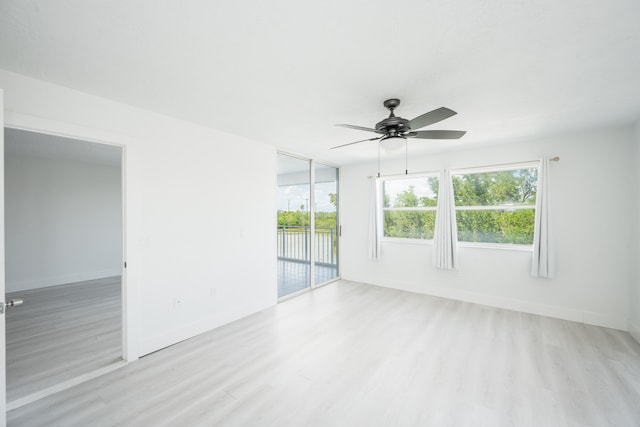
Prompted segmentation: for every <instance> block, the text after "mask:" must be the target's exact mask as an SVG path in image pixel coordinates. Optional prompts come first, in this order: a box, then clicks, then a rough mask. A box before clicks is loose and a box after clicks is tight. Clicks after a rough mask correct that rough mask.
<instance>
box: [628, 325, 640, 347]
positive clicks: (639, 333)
mask: <svg viewBox="0 0 640 427" xmlns="http://www.w3.org/2000/svg"><path fill="white" fill-rule="evenodd" d="M638 321H639V322H640V319H639V320H638ZM629 333H630V334H631V336H632V337H633V338H635V340H636V341H638V343H640V323H635V322H634V321H633V320H632V319H629Z"/></svg>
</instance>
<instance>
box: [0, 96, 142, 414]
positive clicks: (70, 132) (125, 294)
mask: <svg viewBox="0 0 640 427" xmlns="http://www.w3.org/2000/svg"><path fill="white" fill-rule="evenodd" d="M0 94H1V92H0ZM1 100H2V99H1V98H0V101H1ZM0 107H2V105H0ZM1 111H3V112H4V124H3V126H2V134H3V136H2V139H1V140H0V141H2V144H1V146H0V149H1V150H2V156H3V157H2V159H3V163H2V170H4V129H5V128H11V129H17V130H24V131H29V132H37V133H41V134H46V135H52V136H59V137H64V138H70V139H75V140H79V141H86V142H92V143H98V144H105V145H111V146H115V147H119V148H120V149H121V150H122V161H121V185H122V187H121V197H122V199H121V203H122V212H121V214H122V230H121V232H122V236H121V238H122V248H121V253H122V259H121V264H120V266H121V278H122V279H121V307H122V313H121V320H122V331H121V356H122V361H118V362H115V363H114V364H113V366H112V367H111V366H110V369H104V368H100V369H98V370H96V371H95V372H93V373H88V374H87V375H86V377H87V378H86V379H87V380H88V379H91V378H93V377H95V376H96V375H97V374H98V373H99V372H102V371H104V372H108V371H109V370H112V369H111V368H116V367H121V366H125V365H126V364H127V363H128V362H132V361H134V360H137V359H138V354H137V348H136V346H135V340H134V333H133V332H134V330H133V329H134V328H133V327H132V323H133V322H132V321H131V320H132V319H134V318H135V317H134V313H135V307H134V301H135V298H134V295H135V294H134V293H133V289H132V288H133V286H132V285H133V283H132V280H131V277H130V274H129V269H130V268H129V266H127V265H126V263H127V254H128V250H127V248H128V244H127V242H128V240H129V237H130V236H128V235H129V233H130V232H129V229H128V227H127V225H128V222H129V218H128V214H127V213H128V211H127V206H128V201H127V198H128V193H127V188H128V186H127V145H128V141H129V140H130V139H129V138H128V137H124V136H123V135H114V134H110V133H107V132H103V131H100V130H97V129H91V128H86V127H81V126H77V125H73V124H70V123H64V122H58V121H54V120H48V119H43V118H40V117H35V116H30V115H26V114H21V113H15V112H10V111H4V109H2V110H1ZM123 140H124V141H123ZM113 141H121V142H113ZM1 184H2V185H1V186H0V187H1V188H0V195H1V197H2V202H3V201H4V174H3V177H2V180H1ZM1 206H2V213H1V214H0V215H1V216H2V218H4V203H1ZM0 226H1V227H2V228H0V230H2V232H0V245H1V247H2V249H1V250H2V254H3V255H2V260H1V262H2V266H3V269H2V270H1V271H0V272H3V271H4V250H5V238H4V221H2V224H1V225H0ZM1 280H2V288H4V280H5V277H4V273H3V274H2V278H1ZM2 290H3V292H4V289H2ZM1 322H2V328H3V332H4V335H6V329H5V326H4V319H2V321H1ZM0 351H1V352H2V353H3V355H5V354H6V343H4V344H3V345H2V348H1V349H0ZM0 362H2V360H0ZM0 369H5V370H6V359H5V360H4V361H3V363H2V364H1V366H0ZM5 377H6V374H5ZM0 387H1V390H0V398H1V401H2V403H1V404H3V405H4V408H5V410H2V408H1V407H0V413H1V414H2V415H0V421H1V420H2V419H4V418H5V413H6V409H7V406H6V405H7V402H6V384H0ZM3 394H4V397H3V396H2V395H3ZM42 397H45V396H42ZM1 425H2V423H1V422H0V426H1Z"/></svg>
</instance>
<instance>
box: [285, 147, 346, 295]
mask: <svg viewBox="0 0 640 427" xmlns="http://www.w3.org/2000/svg"><path fill="white" fill-rule="evenodd" d="M277 221H278V224H277V230H278V236H277V240H278V298H283V297H289V296H292V295H296V294H297V293H301V292H304V291H306V290H308V289H310V288H314V287H317V286H321V285H323V284H325V283H328V282H331V281H333V280H336V279H337V278H338V277H339V272H338V237H339V234H340V233H339V231H340V228H339V225H338V168H336V167H333V166H329V165H324V164H321V163H316V162H315V161H313V160H310V159H304V158H300V157H296V156H293V155H289V154H283V153H278V219H277Z"/></svg>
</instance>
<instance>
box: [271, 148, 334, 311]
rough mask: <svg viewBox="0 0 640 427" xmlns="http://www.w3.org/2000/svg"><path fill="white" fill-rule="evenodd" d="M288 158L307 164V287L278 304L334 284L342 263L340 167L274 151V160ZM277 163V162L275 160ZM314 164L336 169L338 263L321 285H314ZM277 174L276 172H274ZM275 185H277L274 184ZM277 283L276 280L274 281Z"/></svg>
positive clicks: (286, 152)
mask: <svg viewBox="0 0 640 427" xmlns="http://www.w3.org/2000/svg"><path fill="white" fill-rule="evenodd" d="M280 155H283V156H289V157H292V158H294V159H298V160H304V161H305V162H308V164H309V206H310V209H309V234H310V239H311V241H310V243H309V286H308V287H307V288H305V289H301V290H299V291H296V292H292V293H290V294H288V295H285V296H282V297H278V302H283V301H286V300H288V299H291V298H295V297H297V296H299V295H301V294H304V293H306V292H309V291H312V290H314V289H317V288H321V287H323V286H326V285H328V284H330V283H333V282H336V281H338V280H340V279H341V273H340V270H341V266H342V263H341V262H340V238H341V237H342V236H341V234H342V233H341V232H340V230H341V223H340V211H341V209H340V193H341V180H340V167H339V166H336V165H334V164H332V163H330V162H324V161H322V160H316V159H312V158H309V157H306V156H303V155H301V154H295V153H292V152H289V151H283V150H277V151H276V159H277V156H280ZM276 162H277V160H276ZM316 163H319V164H321V165H324V166H329V167H332V168H335V169H336V180H337V182H336V192H337V198H338V199H337V206H336V255H337V258H336V261H337V263H338V267H337V269H336V278H335V279H332V280H328V281H326V282H323V283H316V282H315V267H316V266H315V264H316V262H315V245H314V243H315V242H314V240H315V228H316V226H315V222H316V221H315V214H316V209H315V185H316V182H315V179H316V171H315V168H316ZM276 173H277V171H276ZM276 185H277V184H276ZM276 262H278V260H277V257H276ZM276 281H277V280H276Z"/></svg>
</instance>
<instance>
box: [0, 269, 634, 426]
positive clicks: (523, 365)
mask: <svg viewBox="0 0 640 427" xmlns="http://www.w3.org/2000/svg"><path fill="white" fill-rule="evenodd" d="M8 419H9V425H11V426H111V425H127V426H181V427H186V426H304V427H310V426H356V427H359V426H363V427H369V426H545V427H546V426H607V425H618V426H637V425H640V344H638V343H637V342H635V341H634V340H633V339H632V338H631V336H630V335H629V334H628V333H626V332H622V331H616V330H612V329H605V328H600V327H594V326H587V325H583V324H580V323H574V322H568V321H562V320H556V319H551V318H547V317H541V316H535V315H528V314H522V313H518V312H514V311H507V310H501V309H495V308H490V307H485V306H481V305H476V304H470V303H463V302H456V301H451V300H446V299H442V298H436V297H430V296H425V295H418V294H412V293H407V292H402V291H396V290H391V289H385V288H379V287H375V286H370V285H364V284H359V283H353V282H347V281H339V282H336V283H333V284H330V285H327V286H325V287H323V288H321V289H318V290H316V291H314V292H309V293H306V294H304V295H301V296H300V297H297V298H294V299H291V300H288V301H285V302H284V303H282V304H279V305H278V306H276V307H273V308H270V309H267V310H265V311H262V312H260V313H257V314H254V315H252V316H249V317H247V318H244V319H241V320H238V321H236V322H233V323H231V324H228V325H226V326H224V327H221V328H218V329H216V330H213V331H210V332H208V333H205V334H202V335H199V336H197V337H195V338H193V339H190V340H187V341H184V342H182V343H179V344H177V345H174V346H172V347H169V348H166V349H164V350H161V351H158V352H156V353H153V354H151V355H149V356H147V357H144V358H143V359H141V360H139V361H137V362H134V363H131V364H129V365H128V366H126V367H124V368H122V369H119V370H117V371H114V372H112V373H109V374H107V375H105V376H102V377H100V378H96V379H95V380H92V381H90V382H87V383H84V384H81V385H78V386H76V387H73V388H71V389H68V390H66V391H63V392H61V393H58V394H56V395H53V396H50V397H48V398H46V399H43V400H41V401H38V402H35V403H33V404H31V405H28V406H24V407H22V408H19V409H17V410H14V411H12V412H10V413H9V414H8Z"/></svg>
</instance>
